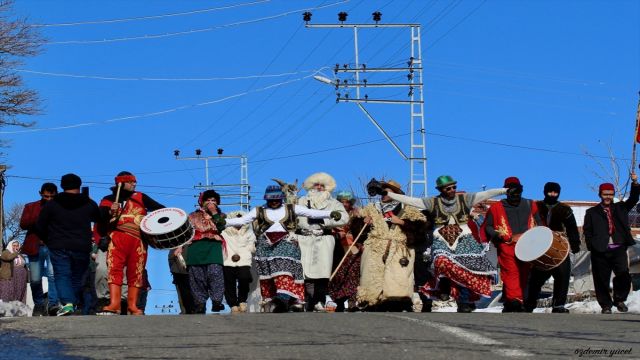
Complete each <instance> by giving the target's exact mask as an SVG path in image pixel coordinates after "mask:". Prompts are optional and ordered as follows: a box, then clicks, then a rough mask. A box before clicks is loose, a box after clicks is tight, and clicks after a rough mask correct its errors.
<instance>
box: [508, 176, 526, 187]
mask: <svg viewBox="0 0 640 360" xmlns="http://www.w3.org/2000/svg"><path fill="white" fill-rule="evenodd" d="M518 186H522V184H520V179H518V178H517V177H515V176H510V177H508V178H506V179H504V187H506V188H511V187H518Z"/></svg>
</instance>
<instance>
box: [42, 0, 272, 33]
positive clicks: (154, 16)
mask: <svg viewBox="0 0 640 360" xmlns="http://www.w3.org/2000/svg"><path fill="white" fill-rule="evenodd" d="M270 1H271V0H259V1H253V2H248V3H240V4H234V5H228V6H220V7H214V8H206V9H200V10H191V11H184V12H178V13H169V14H161V15H148V16H137V17H130V18H120V19H109V20H95V21H78V22H67V23H57V24H33V25H30V26H31V27H60V26H77V25H96V24H112V23H121V22H128V21H140V20H154V19H161V18H166V17H175V16H185V15H194V14H202V13H208V12H212V11H219V10H227V9H233V8H238V7H243V6H251V5H257V4H262V3H267V2H270Z"/></svg>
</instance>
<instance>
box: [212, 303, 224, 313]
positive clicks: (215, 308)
mask: <svg viewBox="0 0 640 360" xmlns="http://www.w3.org/2000/svg"><path fill="white" fill-rule="evenodd" d="M222 310H224V305H223V304H222V303H221V302H219V301H213V302H212V303H211V312H220V311H222Z"/></svg>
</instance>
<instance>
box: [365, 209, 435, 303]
mask: <svg viewBox="0 0 640 360" xmlns="http://www.w3.org/2000/svg"><path fill="white" fill-rule="evenodd" d="M360 215H361V216H362V217H366V216H370V217H371V219H372V223H371V225H370V227H371V228H370V231H369V233H368V236H367V240H365V242H364V251H363V253H362V265H361V268H360V269H361V275H360V286H358V295H357V299H358V301H359V302H360V303H366V304H368V305H376V304H378V303H380V302H383V301H385V300H400V299H403V298H411V296H412V295H413V285H414V284H413V283H414V280H413V264H414V260H415V251H414V249H412V248H409V247H408V246H407V245H408V244H407V240H408V239H407V234H409V235H410V237H411V235H415V236H421V235H420V234H413V230H414V229H412V228H411V227H410V226H409V225H411V224H412V223H414V224H416V225H422V226H421V227H424V226H425V225H426V217H425V216H424V215H423V214H422V213H421V212H420V211H419V210H418V209H416V208H414V207H411V206H404V208H403V211H402V212H401V213H400V215H399V218H400V219H402V220H404V221H407V222H409V223H408V224H406V225H405V226H398V225H395V226H392V227H389V226H388V225H387V222H386V221H385V219H384V217H383V214H382V213H381V212H380V211H378V209H377V208H376V207H375V205H374V204H369V205H367V206H366V207H365V208H364V209H362V211H361V212H360ZM403 228H405V229H404V231H403ZM405 231H407V233H405ZM422 236H424V234H422ZM409 242H411V241H409ZM409 245H411V244H409ZM387 246H388V248H389V252H388V255H387V258H386V262H385V261H384V260H383V257H384V255H385V253H386V251H387ZM403 257H404V258H406V259H407V260H408V264H406V265H405V266H402V265H401V264H400V260H401V259H402V258H403Z"/></svg>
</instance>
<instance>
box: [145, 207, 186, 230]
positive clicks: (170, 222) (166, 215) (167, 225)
mask: <svg viewBox="0 0 640 360" xmlns="http://www.w3.org/2000/svg"><path fill="white" fill-rule="evenodd" d="M185 221H188V216H187V213H186V212H185V211H184V210H182V209H178V208H164V209H159V210H156V211H154V212H152V213H150V214H149V215H147V216H145V217H144V218H143V219H142V222H140V230H141V231H142V232H144V233H145V234H147V235H162V234H166V233H169V232H172V231H174V230H176V229H178V228H180V227H181V226H182V225H184V223H185Z"/></svg>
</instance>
